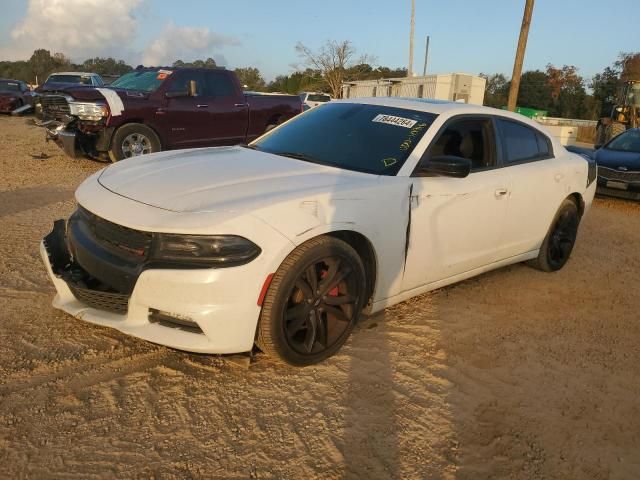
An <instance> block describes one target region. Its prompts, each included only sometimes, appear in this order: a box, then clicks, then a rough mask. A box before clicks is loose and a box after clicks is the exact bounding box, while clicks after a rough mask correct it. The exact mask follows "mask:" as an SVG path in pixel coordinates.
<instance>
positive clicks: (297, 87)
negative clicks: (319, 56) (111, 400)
mask: <svg viewBox="0 0 640 480" xmlns="http://www.w3.org/2000/svg"><path fill="white" fill-rule="evenodd" d="M327 89H328V87H327V85H326V83H325V82H324V79H323V78H322V74H321V73H320V72H319V71H318V70H313V69H311V68H307V69H306V70H304V71H302V72H294V73H292V74H290V75H278V76H277V77H276V78H275V79H274V80H273V81H272V82H270V83H269V85H268V87H267V90H268V91H270V92H284V93H291V94H298V93H300V92H304V91H323V92H324V91H326V90H327Z"/></svg>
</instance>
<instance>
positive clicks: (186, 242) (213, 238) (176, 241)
mask: <svg viewBox="0 0 640 480" xmlns="http://www.w3.org/2000/svg"><path fill="white" fill-rule="evenodd" d="M260 252H261V250H260V248H259V247H258V246H257V245H256V244H255V243H253V242H252V241H250V240H247V239H246V238H243V237H239V236H236V235H173V234H167V233H161V234H158V236H157V237H156V241H155V248H154V252H153V255H152V257H153V260H160V261H165V262H176V263H181V264H184V263H192V264H194V265H199V266H205V265H211V266H233V265H241V264H243V263H247V262H250V261H251V260H253V259H254V258H256V257H257V256H258V255H260Z"/></svg>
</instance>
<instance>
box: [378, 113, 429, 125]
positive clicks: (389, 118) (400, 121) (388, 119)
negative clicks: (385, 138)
mask: <svg viewBox="0 0 640 480" xmlns="http://www.w3.org/2000/svg"><path fill="white" fill-rule="evenodd" d="M371 121H372V122H377V123H386V124H388V125H395V126H397V127H404V128H411V127H413V126H414V125H415V124H416V123H418V121H417V120H411V119H410V118H404V117H395V116H393V115H384V114H382V113H380V114H378V115H376V116H375V117H374V118H373V120H371Z"/></svg>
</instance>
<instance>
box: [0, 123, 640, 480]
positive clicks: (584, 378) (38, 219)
mask: <svg viewBox="0 0 640 480" xmlns="http://www.w3.org/2000/svg"><path fill="white" fill-rule="evenodd" d="M42 154H45V155H44V156H48V158H46V159H40V158H33V156H36V157H41V156H43V155H42ZM102 166H103V165H101V164H98V163H95V162H91V161H88V160H84V161H79V160H71V159H68V158H65V157H64V156H63V155H62V154H61V153H60V152H59V151H58V149H57V147H55V145H53V144H45V143H44V140H43V133H42V132H41V131H40V130H38V129H37V128H35V127H33V126H28V125H26V124H25V119H24V118H10V117H1V118H0V171H1V175H0V278H1V282H0V477H2V478H27V477H28V478H45V477H46V478H83V479H87V478H104V477H112V478H113V477H120V478H123V477H126V478H150V477H151V478H155V477H157V478H192V477H199V478H201V477H208V478H291V479H299V478H323V479H324V478H348V479H351V478H363V479H378V478H380V479H382V478H428V479H430V478H436V479H437V478H445V479H453V478H455V479H485V478H487V479H488V478H493V479H501V478H509V479H555V478H557V479H636V478H640V373H639V372H640V314H639V312H640V282H639V280H640V274H639V272H640V205H637V204H631V203H627V202H623V201H617V200H601V199H600V200H596V202H595V204H594V207H593V209H592V210H591V212H590V213H589V215H588V217H586V219H585V221H584V222H583V224H582V226H581V230H580V234H579V238H578V242H577V246H576V249H575V250H574V254H573V256H572V258H571V260H570V262H569V264H568V265H567V266H566V267H565V268H564V269H563V270H562V271H560V272H558V273H554V274H548V273H541V272H538V271H535V270H532V269H530V268H528V267H526V266H523V265H516V266H512V267H509V268H505V269H502V270H498V271H495V272H492V273H489V274H485V275H482V276H480V277H478V278H476V279H473V280H470V281H466V282H464V283H461V284H459V285H457V286H453V287H450V288H445V289H442V290H440V291H437V292H434V293H431V294H428V295H423V296H421V297H419V298H416V299H413V300H411V301H409V302H405V303H403V304H400V305H398V306H396V307H393V308H390V309H388V310H386V311H385V312H383V313H381V314H378V315H375V316H373V317H371V318H367V319H365V320H364V321H363V322H362V323H361V324H360V325H359V326H358V328H356V331H355V332H354V335H353V336H352V337H351V339H350V341H349V342H348V343H347V345H346V346H345V347H344V348H343V349H342V351H341V352H340V354H339V355H337V356H335V357H333V358H331V359H330V360H329V361H327V362H325V363H324V364H322V365H319V366H316V367H310V368H306V369H294V368H289V367H285V366H281V365H279V364H276V363H275V362H273V361H272V360H270V359H269V358H266V357H265V356H264V355H258V356H257V357H256V358H255V360H254V361H253V363H252V364H251V366H250V367H248V368H247V367H246V366H243V362H242V359H238V358H236V357H232V358H227V357H224V358H221V357H217V356H204V355H192V354H186V353H182V352H178V351H175V350H171V349H168V348H164V347H160V346H157V345H152V344H149V343H146V342H143V341H139V340H136V339H134V338H130V337H126V336H124V335H122V334H120V333H118V332H116V331H114V330H110V329H106V328H101V327H97V326H93V325H90V324H87V323H83V322H81V321H79V320H76V319H74V318H72V317H70V316H68V315H66V314H64V313H62V312H59V311H57V310H54V309H53V308H52V307H51V299H52V297H53V294H54V290H53V288H52V286H51V285H50V283H49V282H48V280H47V277H46V275H45V271H44V268H43V266H42V264H41V261H40V258H39V255H38V242H39V240H40V238H41V237H42V236H43V235H44V234H46V233H47V232H48V231H49V230H50V227H51V224H52V221H53V220H54V219H56V218H60V217H63V216H67V215H68V214H69V213H70V212H71V211H72V210H73V208H74V201H73V197H72V192H73V190H74V189H75V187H76V186H77V185H78V184H79V183H80V182H81V181H82V180H83V179H84V178H85V177H86V176H88V175H89V174H90V173H92V172H94V171H95V170H97V169H99V168H101V167H102Z"/></svg>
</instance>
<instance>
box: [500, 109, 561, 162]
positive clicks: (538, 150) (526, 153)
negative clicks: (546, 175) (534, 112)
mask: <svg viewBox="0 0 640 480" xmlns="http://www.w3.org/2000/svg"><path fill="white" fill-rule="evenodd" d="M498 127H499V129H500V134H501V137H502V144H503V146H504V150H505V151H504V161H505V162H506V163H517V162H523V161H528V160H538V159H544V158H549V157H550V156H551V146H550V144H549V140H548V139H547V138H546V136H545V135H543V134H541V133H540V132H538V131H537V130H535V129H533V128H530V127H527V126H526V125H523V124H522V123H518V122H512V121H509V120H503V119H498Z"/></svg>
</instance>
